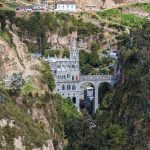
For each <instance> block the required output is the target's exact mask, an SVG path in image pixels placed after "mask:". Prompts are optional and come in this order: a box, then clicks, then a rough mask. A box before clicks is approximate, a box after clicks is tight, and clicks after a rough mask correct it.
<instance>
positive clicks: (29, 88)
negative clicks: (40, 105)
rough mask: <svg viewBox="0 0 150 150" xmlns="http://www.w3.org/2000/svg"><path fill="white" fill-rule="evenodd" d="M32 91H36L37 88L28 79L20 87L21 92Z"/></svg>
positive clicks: (27, 92)
mask: <svg viewBox="0 0 150 150" xmlns="http://www.w3.org/2000/svg"><path fill="white" fill-rule="evenodd" d="M33 92H34V93H36V92H38V88H37V87H36V86H35V85H34V84H33V82H32V81H31V80H30V81H28V82H27V83H26V84H25V85H24V86H23V87H22V93H23V94H29V93H33Z"/></svg>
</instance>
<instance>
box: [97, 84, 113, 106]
mask: <svg viewBox="0 0 150 150" xmlns="http://www.w3.org/2000/svg"><path fill="white" fill-rule="evenodd" d="M111 88H112V85H111V83H110V82H101V83H100V84H99V85H98V104H99V105H101V104H102V100H103V98H104V97H105V96H106V94H107V93H109V92H110V90H111Z"/></svg>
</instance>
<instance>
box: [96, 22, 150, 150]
mask: <svg viewBox="0 0 150 150" xmlns="http://www.w3.org/2000/svg"><path fill="white" fill-rule="evenodd" d="M149 33H150V24H147V25H146V26H145V27H144V28H143V29H142V30H136V31H133V32H132V34H131V35H130V36H131V37H132V38H131V39H130V38H129V37H124V41H123V43H122V44H121V45H124V47H122V48H121V52H120V54H121V57H120V65H121V73H122V74H121V78H120V81H119V82H118V84H117V86H116V88H115V90H114V91H113V95H112V98H111V99H110V98H106V99H105V100H104V102H103V104H107V105H105V108H106V110H102V109H101V111H99V112H98V114H97V117H98V118H97V120H98V126H99V131H100V132H101V134H102V136H103V138H104V139H105V138H106V141H107V142H104V141H102V142H103V143H104V145H107V146H109V147H114V148H116V149H119V148H121V147H122V148H125V149H136V150H147V149H148V147H149V142H150V141H149V137H150V134H149V133H150V130H149V112H150V110H149V99H150V86H149V85H150V77H149V76H150V72H149V65H150V61H149V58H150V49H149V41H150V36H149V35H150V34H149ZM113 130H116V131H115V132H114V131H113ZM117 132H118V133H117ZM120 133H121V135H122V136H121V135H120ZM115 142H116V143H115Z"/></svg>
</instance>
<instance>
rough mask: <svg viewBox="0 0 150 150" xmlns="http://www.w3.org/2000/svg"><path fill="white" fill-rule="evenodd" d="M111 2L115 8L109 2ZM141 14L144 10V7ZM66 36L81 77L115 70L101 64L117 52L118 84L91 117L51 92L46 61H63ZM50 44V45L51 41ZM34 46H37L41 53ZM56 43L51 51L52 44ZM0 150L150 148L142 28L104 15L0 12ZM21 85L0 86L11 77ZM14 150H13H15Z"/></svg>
mask: <svg viewBox="0 0 150 150" xmlns="http://www.w3.org/2000/svg"><path fill="white" fill-rule="evenodd" d="M116 2H117V1H116ZM137 7H142V8H143V9H146V11H147V10H148V8H149V5H146V6H143V5H142V6H141V5H139V6H138V5H137ZM70 36H75V37H77V38H78V42H80V40H81V41H83V45H84V44H85V45H86V46H85V47H84V48H81V49H80V68H81V73H82V74H85V75H87V74H111V73H112V72H111V69H110V70H109V68H108V66H109V65H110V66H111V65H113V64H115V63H116V61H115V60H114V59H110V58H108V57H104V56H105V55H106V51H107V50H108V49H109V48H110V47H111V46H112V48H116V49H118V53H119V60H118V66H119V67H120V68H121V76H120V78H119V80H118V83H117V84H116V85H115V86H114V89H113V90H109V92H108V93H107V94H104V95H105V96H104V97H103V99H102V101H101V105H100V108H99V109H98V110H97V112H96V114H95V115H93V116H91V115H90V114H88V112H87V111H85V110H83V111H82V112H81V113H79V112H77V109H76V108H75V106H74V105H73V104H72V102H71V101H70V99H63V98H62V97H61V96H60V95H58V94H56V93H55V92H54V89H55V82H54V77H53V75H52V72H51V70H50V69H49V65H48V64H47V63H44V62H43V61H42V59H41V58H37V59H32V56H31V53H32V52H35V53H37V52H39V51H40V52H42V54H43V55H44V56H45V57H47V56H48V55H49V56H55V55H57V56H58V57H61V56H63V57H65V56H66V57H68V56H69V50H68V47H69V40H68V38H69V37H70ZM53 37H55V39H56V40H54V38H53ZM41 43H42V45H41ZM56 43H57V44H56ZM0 44H1V45H2V47H3V49H2V50H1V49H0V54H1V55H0V80H1V82H0V149H8V150H13V149H17V150H18V149H19V150H26V149H27V150H30V149H32V150H53V149H58V150H61V149H65V150H108V149H110V150H128V149H129V150H148V145H149V143H150V141H149V137H150V129H149V125H150V124H149V121H150V115H149V114H150V60H149V58H150V46H149V44H150V23H149V21H148V20H147V19H145V18H141V17H139V16H135V15H132V14H125V13H124V12H123V11H122V10H121V9H110V10H105V11H103V12H98V13H97V14H89V13H80V14H78V15H74V14H65V13H45V14H41V13H39V12H36V13H33V14H28V15H26V14H25V15H24V16H16V13H15V12H14V11H10V10H0ZM19 71H20V76H21V79H20V80H21V84H17V83H16V82H12V83H11V85H10V88H7V87H4V84H3V82H2V79H4V77H5V76H6V75H8V74H9V73H11V72H19ZM18 145H19V147H18Z"/></svg>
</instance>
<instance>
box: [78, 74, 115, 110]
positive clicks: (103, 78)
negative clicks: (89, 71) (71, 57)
mask: <svg viewBox="0 0 150 150" xmlns="http://www.w3.org/2000/svg"><path fill="white" fill-rule="evenodd" d="M117 79H118V77H117V76H113V75H83V76H80V82H79V83H80V87H81V85H82V84H84V83H90V84H92V85H93V86H94V91H95V101H94V112H96V109H97V108H98V94H99V93H98V89H99V86H100V84H101V83H105V82H106V83H109V84H110V85H111V87H112V86H113V85H114V84H115V83H116V82H117Z"/></svg>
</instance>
